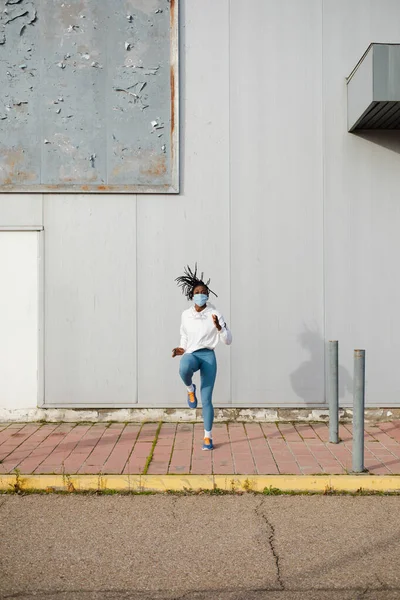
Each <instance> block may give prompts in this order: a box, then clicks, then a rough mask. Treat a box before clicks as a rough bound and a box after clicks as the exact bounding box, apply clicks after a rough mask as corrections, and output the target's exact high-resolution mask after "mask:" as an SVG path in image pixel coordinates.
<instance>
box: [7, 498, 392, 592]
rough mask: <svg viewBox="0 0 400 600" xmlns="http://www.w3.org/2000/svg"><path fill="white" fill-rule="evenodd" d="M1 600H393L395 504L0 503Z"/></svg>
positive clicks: (307, 500)
mask: <svg viewBox="0 0 400 600" xmlns="http://www.w3.org/2000/svg"><path fill="white" fill-rule="evenodd" d="M0 534H1V537H0V598H2V599H3V598H19V599H25V598H40V599H45V600H53V599H54V600H71V599H74V598H76V599H77V600H97V599H101V600H103V599H105V600H114V599H129V600H131V599H132V600H133V599H134V600H136V599H137V600H139V599H140V600H161V599H172V598H174V599H179V600H192V599H193V600H200V599H201V600H203V599H207V600H216V599H218V600H239V599H240V600H241V599H246V600H247V599H249V600H253V599H254V600H260V599H263V598H268V599H273V600H275V599H276V600H286V599H291V600H297V599H300V598H307V599H314V598H315V599H318V600H325V599H333V598H335V600H342V599H343V600H344V599H346V600H348V599H362V600H372V599H373V600H381V599H382V600H383V599H384V600H392V599H394V598H400V497H377V496H374V497H336V496H333V497H324V496H279V497H268V496H253V495H244V496H206V495H204V496H187V497H185V496H162V495H158V496H74V495H71V496H58V495H49V496H43V495H27V496H22V497H21V496H4V495H3V496H0Z"/></svg>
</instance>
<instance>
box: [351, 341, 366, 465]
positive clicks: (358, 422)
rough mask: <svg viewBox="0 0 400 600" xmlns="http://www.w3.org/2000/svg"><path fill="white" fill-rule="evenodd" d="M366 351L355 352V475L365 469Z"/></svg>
mask: <svg viewBox="0 0 400 600" xmlns="http://www.w3.org/2000/svg"><path fill="white" fill-rule="evenodd" d="M364 411H365V350H354V388H353V473H362V472H363V471H365V469H364Z"/></svg>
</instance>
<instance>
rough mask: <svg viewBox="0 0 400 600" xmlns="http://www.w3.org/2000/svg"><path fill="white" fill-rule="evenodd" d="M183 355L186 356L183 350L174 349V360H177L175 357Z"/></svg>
mask: <svg viewBox="0 0 400 600" xmlns="http://www.w3.org/2000/svg"><path fill="white" fill-rule="evenodd" d="M182 354H185V351H184V349H183V348H174V349H173V350H172V358H175V356H182Z"/></svg>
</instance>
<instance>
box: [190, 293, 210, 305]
mask: <svg viewBox="0 0 400 600" xmlns="http://www.w3.org/2000/svg"><path fill="white" fill-rule="evenodd" d="M193 300H194V301H195V304H197V306H200V307H202V306H204V305H205V304H206V302H207V301H208V296H207V294H195V295H194V296H193Z"/></svg>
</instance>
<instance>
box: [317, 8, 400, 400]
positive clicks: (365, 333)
mask: <svg viewBox="0 0 400 600" xmlns="http://www.w3.org/2000/svg"><path fill="white" fill-rule="evenodd" d="M323 8H324V54H323V60H324V104H325V108H324V156H325V160H324V164H325V175H324V179H325V189H324V197H325V240H326V244H325V246H326V247H325V265H326V268H325V288H326V327H327V339H329V338H330V339H339V340H340V365H341V372H340V375H341V378H340V380H341V383H340V388H341V389H340V396H341V399H342V401H343V402H351V398H352V373H353V349H354V348H365V349H366V352H367V355H366V377H367V395H366V400H367V403H368V404H369V405H373V406H379V405H386V406H387V405H393V404H395V403H396V404H398V403H399V402H400V381H399V377H398V357H399V355H400V339H399V336H398V331H399V329H400V314H399V311H398V310H397V298H398V295H399V283H398V277H397V271H398V257H399V225H400V202H399V182H400V179H399V173H400V156H399V154H400V144H399V140H398V134H397V133H395V132H384V131H382V132H362V133H359V134H348V133H347V132H346V98H345V96H346V84H345V81H344V78H343V74H344V73H349V72H350V71H351V69H352V67H353V66H354V65H355V64H356V62H357V60H358V59H359V58H360V56H361V55H362V53H363V51H364V50H365V48H367V46H368V45H369V43H370V42H371V41H381V40H384V41H385V42H387V43H395V42H398V41H399V39H400V4H399V2H398V1H397V0H370V1H368V2H365V1H364V0H354V1H353V2H347V0H339V1H337V0H324V3H323ZM355 22H357V27H354V23H355ZM338 49H340V51H338Z"/></svg>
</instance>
